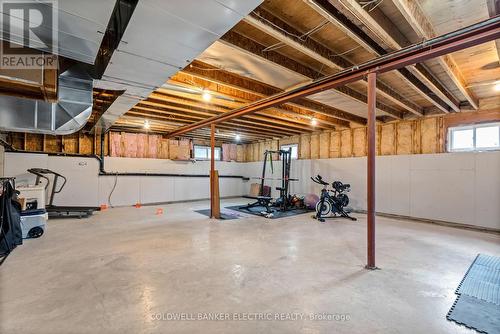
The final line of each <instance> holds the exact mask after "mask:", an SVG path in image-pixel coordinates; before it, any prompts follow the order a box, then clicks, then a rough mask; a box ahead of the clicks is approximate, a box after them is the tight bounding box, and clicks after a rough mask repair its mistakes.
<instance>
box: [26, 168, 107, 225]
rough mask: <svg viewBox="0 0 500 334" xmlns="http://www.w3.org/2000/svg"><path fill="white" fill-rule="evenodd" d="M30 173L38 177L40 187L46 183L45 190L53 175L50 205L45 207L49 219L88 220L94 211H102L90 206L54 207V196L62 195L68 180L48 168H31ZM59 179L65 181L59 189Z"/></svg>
mask: <svg viewBox="0 0 500 334" xmlns="http://www.w3.org/2000/svg"><path fill="white" fill-rule="evenodd" d="M28 172H29V173H31V174H34V175H35V176H36V181H35V185H39V184H41V183H42V179H44V180H45V181H46V184H45V190H47V188H48V187H49V185H50V179H49V176H50V175H53V176H54V180H53V182H52V187H51V189H50V194H49V198H48V199H49V201H48V204H46V205H45V209H46V210H47V213H48V215H49V218H64V217H67V218H73V217H76V218H87V217H89V216H91V215H92V214H93V213H94V211H98V210H100V208H98V207H90V206H59V205H54V196H55V194H58V193H60V192H61V191H62V190H63V188H64V186H65V185H66V182H67V179H66V177H64V176H63V175H61V174H59V173H57V172H54V171H53V170H50V169H46V168H30V169H28ZM59 179H62V180H63V183H62V184H61V185H60V186H59V187H58V186H57V181H59Z"/></svg>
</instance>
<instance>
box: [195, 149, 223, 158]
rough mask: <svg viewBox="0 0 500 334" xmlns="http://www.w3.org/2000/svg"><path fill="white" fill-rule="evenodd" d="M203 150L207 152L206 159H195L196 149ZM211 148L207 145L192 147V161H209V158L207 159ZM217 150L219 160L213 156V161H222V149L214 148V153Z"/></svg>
mask: <svg viewBox="0 0 500 334" xmlns="http://www.w3.org/2000/svg"><path fill="white" fill-rule="evenodd" d="M197 148H198V149H199V148H203V149H205V150H206V151H207V158H197V157H196V153H195V152H196V149H197ZM210 150H211V147H210V146H207V145H193V159H196V160H200V161H209V160H210V158H208V156H209V153H210ZM217 150H219V152H220V153H219V158H217V154H215V161H222V147H221V146H215V152H217Z"/></svg>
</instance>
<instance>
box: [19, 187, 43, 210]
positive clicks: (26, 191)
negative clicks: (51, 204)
mask: <svg viewBox="0 0 500 334" xmlns="http://www.w3.org/2000/svg"><path fill="white" fill-rule="evenodd" d="M16 190H18V191H19V192H20V194H19V197H22V198H25V199H26V201H25V203H30V202H33V201H36V202H37V205H36V208H30V209H37V210H40V209H45V187H41V186H31V187H30V186H28V187H19V186H18V187H16ZM23 210H26V208H23Z"/></svg>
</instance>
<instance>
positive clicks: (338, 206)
mask: <svg viewBox="0 0 500 334" xmlns="http://www.w3.org/2000/svg"><path fill="white" fill-rule="evenodd" d="M311 180H313V182H314V183H317V184H320V185H322V186H323V189H321V196H320V199H319V202H318V204H316V214H315V215H314V216H313V218H315V219H317V220H318V221H320V222H324V221H325V218H338V217H343V218H347V219H350V220H357V219H356V218H354V217H351V216H350V215H349V213H348V212H347V211H346V210H345V209H344V208H345V207H346V206H347V205H348V204H349V197H348V196H347V194H345V193H346V192H349V191H350V190H351V185H350V184H347V183H346V184H343V183H342V182H340V181H335V182H333V183H332V189H331V190H329V189H328V186H329V185H330V184H329V183H328V182H325V181H323V178H322V177H321V175H317V176H316V177H311ZM330 193H331V194H330ZM329 214H330V216H328V215H329Z"/></svg>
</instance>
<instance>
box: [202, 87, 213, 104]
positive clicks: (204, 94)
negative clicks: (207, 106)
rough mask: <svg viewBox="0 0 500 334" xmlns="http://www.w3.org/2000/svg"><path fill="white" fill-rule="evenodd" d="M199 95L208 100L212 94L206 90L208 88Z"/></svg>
mask: <svg viewBox="0 0 500 334" xmlns="http://www.w3.org/2000/svg"><path fill="white" fill-rule="evenodd" d="M201 97H202V98H203V100H205V101H206V102H209V101H210V100H211V99H212V94H210V91H208V89H204V90H203V92H202V93H201Z"/></svg>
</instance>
